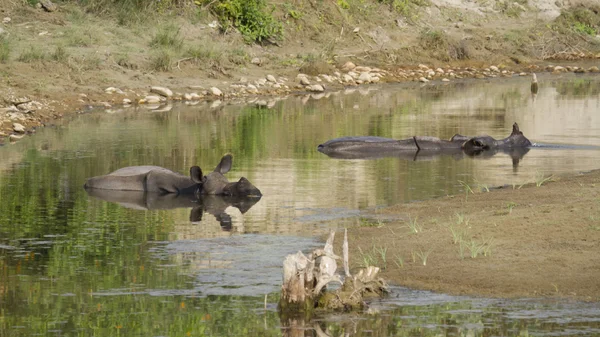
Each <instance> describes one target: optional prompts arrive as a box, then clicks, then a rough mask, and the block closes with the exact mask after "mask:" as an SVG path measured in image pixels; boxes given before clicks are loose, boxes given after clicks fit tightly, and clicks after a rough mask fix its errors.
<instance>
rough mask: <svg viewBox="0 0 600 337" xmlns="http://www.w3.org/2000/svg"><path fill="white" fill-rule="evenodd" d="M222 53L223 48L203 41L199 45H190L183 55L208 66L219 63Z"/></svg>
mask: <svg viewBox="0 0 600 337" xmlns="http://www.w3.org/2000/svg"><path fill="white" fill-rule="evenodd" d="M223 54H224V52H223V50H222V49H220V48H218V47H217V46H216V45H213V44H209V43H205V44H203V45H201V46H194V47H190V48H189V49H188V50H186V51H185V53H184V54H183V56H184V57H191V58H193V59H194V60H195V61H199V62H201V63H203V64H205V65H206V66H207V67H208V68H210V67H211V66H213V65H218V64H221V62H222V59H223Z"/></svg>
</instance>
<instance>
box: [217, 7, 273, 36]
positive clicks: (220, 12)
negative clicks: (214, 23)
mask: <svg viewBox="0 0 600 337" xmlns="http://www.w3.org/2000/svg"><path fill="white" fill-rule="evenodd" d="M209 3H210V4H211V7H210V8H211V11H212V12H213V13H214V14H215V15H216V16H217V18H218V19H219V21H220V23H221V26H222V27H223V29H224V30H227V29H229V28H230V27H235V28H237V29H238V30H239V31H240V33H241V34H242V36H243V37H244V39H245V40H246V42H248V43H252V42H262V41H264V40H266V39H270V38H277V39H278V38H281V35H282V34H283V26H282V25H281V23H280V22H278V21H277V20H276V19H275V18H274V17H273V10H274V9H275V7H274V6H271V7H270V8H267V5H266V2H265V0H218V1H212V2H209Z"/></svg>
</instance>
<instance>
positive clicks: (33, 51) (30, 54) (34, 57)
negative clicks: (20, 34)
mask: <svg viewBox="0 0 600 337" xmlns="http://www.w3.org/2000/svg"><path fill="white" fill-rule="evenodd" d="M47 56H48V55H46V52H44V51H43V50H41V49H39V48H38V47H35V46H30V47H29V49H28V50H26V51H24V52H23V53H21V55H19V57H18V58H17V60H18V61H20V62H25V63H31V62H38V61H43V60H44V59H46V57H47Z"/></svg>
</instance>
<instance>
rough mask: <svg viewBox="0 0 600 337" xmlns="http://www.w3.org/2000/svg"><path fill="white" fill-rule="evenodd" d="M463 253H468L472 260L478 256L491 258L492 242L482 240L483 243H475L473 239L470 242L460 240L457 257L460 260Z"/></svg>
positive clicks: (463, 255) (462, 257)
mask: <svg viewBox="0 0 600 337" xmlns="http://www.w3.org/2000/svg"><path fill="white" fill-rule="evenodd" d="M465 251H468V252H469V255H470V256H471V258H472V259H475V258H477V257H478V256H480V255H483V256H491V255H492V240H491V239H490V240H483V242H477V241H475V240H474V239H471V240H470V241H467V240H461V241H460V246H459V256H460V258H461V259H464V257H465Z"/></svg>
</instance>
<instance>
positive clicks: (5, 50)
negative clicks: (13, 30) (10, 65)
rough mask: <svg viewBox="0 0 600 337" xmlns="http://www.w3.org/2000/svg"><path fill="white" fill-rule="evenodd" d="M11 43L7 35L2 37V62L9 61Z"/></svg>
mask: <svg viewBox="0 0 600 337" xmlns="http://www.w3.org/2000/svg"><path fill="white" fill-rule="evenodd" d="M10 52H11V49H10V43H9V42H8V39H7V38H5V37H0V63H6V62H8V59H9V57H10Z"/></svg>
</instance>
